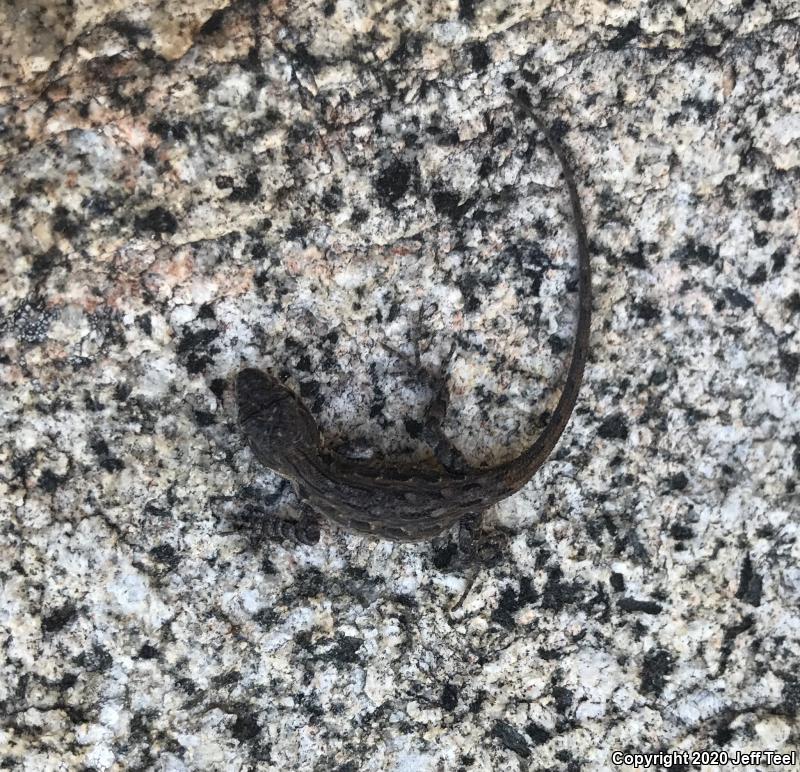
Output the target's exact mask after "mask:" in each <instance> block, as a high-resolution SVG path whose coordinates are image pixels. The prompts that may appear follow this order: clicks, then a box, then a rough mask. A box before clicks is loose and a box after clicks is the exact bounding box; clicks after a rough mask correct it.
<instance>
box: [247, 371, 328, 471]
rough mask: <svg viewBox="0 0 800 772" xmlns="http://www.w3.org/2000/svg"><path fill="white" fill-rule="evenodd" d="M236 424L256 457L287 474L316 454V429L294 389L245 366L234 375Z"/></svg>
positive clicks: (317, 444)
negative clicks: (237, 413) (237, 419)
mask: <svg viewBox="0 0 800 772" xmlns="http://www.w3.org/2000/svg"><path fill="white" fill-rule="evenodd" d="M236 404H237V407H238V411H239V425H240V426H241V427H242V431H243V432H244V434H245V437H247V442H248V443H249V445H250V447H251V448H252V450H253V453H254V454H255V456H256V458H258V460H259V461H260V462H261V463H262V464H264V466H266V467H268V468H269V469H272V470H274V471H276V472H278V473H279V474H282V475H284V476H287V477H294V473H293V472H294V470H295V469H296V468H297V465H298V463H302V459H303V458H304V457H307V456H308V455H310V454H314V453H317V452H318V450H319V447H320V436H319V429H318V428H317V424H316V421H314V417H313V416H312V415H311V413H310V412H309V411H308V408H306V406H305V405H304V404H303V403H302V402H301V401H300V400H299V399H298V397H297V396H296V395H295V394H294V392H293V391H291V390H290V389H287V388H286V387H285V386H284V385H283V384H282V383H280V382H279V381H278V380H277V379H275V378H273V377H272V376H271V375H268V374H267V373H264V372H262V371H261V370H256V369H254V368H247V369H245V370H241V371H240V372H239V374H238V375H237V376H236Z"/></svg>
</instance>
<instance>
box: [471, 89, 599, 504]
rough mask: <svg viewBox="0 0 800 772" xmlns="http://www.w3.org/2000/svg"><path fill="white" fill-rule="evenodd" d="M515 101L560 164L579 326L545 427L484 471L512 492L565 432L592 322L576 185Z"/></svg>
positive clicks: (554, 146) (558, 152)
mask: <svg viewBox="0 0 800 772" xmlns="http://www.w3.org/2000/svg"><path fill="white" fill-rule="evenodd" d="M513 95H514V99H515V101H516V102H517V104H519V105H521V106H522V107H523V108H524V109H525V111H526V112H527V113H528V114H529V115H530V117H531V118H533V120H534V122H535V123H536V127H537V128H538V129H539V131H540V132H541V133H542V134H543V135H544V138H545V141H546V142H547V144H548V145H549V146H550V149H551V150H552V151H553V153H554V154H555V156H556V157H557V158H558V161H559V163H560V164H561V170H562V173H563V175H564V180H565V182H566V185H567V190H568V191H569V200H570V204H571V205H572V224H573V227H574V229H575V236H576V238H577V242H578V324H577V330H576V332H575V341H574V343H573V345H572V355H571V359H570V363H569V370H568V371H567V378H566V383H565V384H564V388H563V390H562V392H561V396H560V397H559V400H558V404H557V405H556V407H555V409H554V410H553V414H552V416H550V420H549V421H548V422H547V426H545V428H544V429H543V430H542V433H541V434H540V435H539V437H538V438H537V439H536V441H535V442H534V443H533V444H532V445H531V446H530V447H529V448H527V449H526V450H524V451H523V452H522V453H521V454H520V455H519V456H517V457H516V458H514V459H512V460H511V461H507V462H505V463H504V464H500V465H499V466H496V467H493V468H492V469H488V470H485V472H486V473H488V476H489V477H491V478H493V479H494V480H496V479H497V477H498V475H500V476H501V477H502V478H503V480H504V481H505V483H506V484H507V485H508V486H509V488H510V489H511V491H516V490H518V489H519V488H521V487H522V486H523V485H525V483H526V482H528V480H530V478H531V477H532V476H533V475H534V473H535V472H536V470H537V469H539V467H540V466H541V465H542V464H543V463H544V462H545V461H546V460H547V457H548V456H549V455H550V452H551V451H552V450H553V448H554V447H555V445H556V443H557V442H558V439H559V437H561V433H562V432H563V431H564V428H565V427H566V425H567V423H568V421H569V418H570V416H571V415H572V410H573V408H574V407H575V403H576V402H577V400H578V392H579V390H580V387H581V381H582V380H583V371H584V369H585V367H586V359H587V357H588V354H589V332H590V329H591V321H592V277H591V270H590V265H589V246H588V242H587V238H586V226H585V225H584V222H583V210H582V209H581V202H580V199H579V198H578V188H577V186H576V185H575V176H574V175H573V173H572V168H571V167H570V165H569V162H568V161H567V157H566V154H565V153H564V150H563V148H562V147H561V145H560V144H559V143H558V142H557V141H556V140H555V138H554V137H553V135H552V134H551V133H550V131H549V130H548V128H547V126H546V125H545V124H544V122H543V121H542V119H541V118H540V117H539V116H538V115H537V114H536V112H535V111H534V110H533V108H532V107H531V104H530V102H529V100H528V95H527V93H526V92H525V91H524V90H523V89H519V90H517V91H516V92H514V94H513Z"/></svg>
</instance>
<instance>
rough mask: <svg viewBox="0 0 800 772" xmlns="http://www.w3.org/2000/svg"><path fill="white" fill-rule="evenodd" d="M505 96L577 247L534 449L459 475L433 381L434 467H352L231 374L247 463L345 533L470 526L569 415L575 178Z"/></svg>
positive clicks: (587, 279) (574, 388)
mask: <svg viewBox="0 0 800 772" xmlns="http://www.w3.org/2000/svg"><path fill="white" fill-rule="evenodd" d="M513 96H514V98H515V101H516V102H517V103H518V104H520V105H521V106H522V107H523V108H524V109H525V110H526V112H527V113H528V114H529V115H530V116H531V117H532V118H533V120H534V122H535V123H536V126H537V128H538V129H539V131H540V132H541V133H542V134H543V135H544V137H545V140H546V141H547V144H548V145H549V146H550V148H551V150H552V151H553V153H554V154H555V155H556V157H557V158H558V160H559V162H560V164H561V168H562V172H563V175H564V179H565V181H566V185H567V190H568V191H569V198H570V203H571V206H572V220H573V226H574V229H575V235H576V237H577V246H578V295H579V300H578V323H577V330H576V333H575V340H574V343H573V346H572V353H571V359H570V364H569V369H568V372H567V377H566V383H565V385H564V388H563V391H562V392H561V396H560V398H559V400H558V404H557V405H556V407H555V410H554V411H553V413H552V415H551V416H550V418H549V420H548V422H547V425H546V426H545V428H544V430H543V431H542V433H541V434H540V435H539V437H538V438H537V439H536V441H535V442H534V443H533V444H532V445H531V446H530V447H528V448H527V449H526V450H524V451H523V452H522V453H521V454H520V455H519V456H517V457H516V458H514V459H511V460H510V461H506V462H505V463H502V464H499V465H497V466H492V467H487V468H470V467H468V466H467V465H466V463H465V462H464V460H463V457H462V456H461V454H460V453H459V452H458V451H457V450H456V449H455V447H454V446H453V445H452V443H450V441H449V440H448V439H447V438H446V437H445V436H444V433H443V431H442V428H441V421H442V420H443V418H444V413H445V411H446V408H447V392H446V387H445V386H444V385H443V383H442V386H441V388H440V389H439V390H438V393H437V395H436V397H435V399H434V401H433V403H432V405H431V408H430V409H429V412H428V415H429V418H430V419H431V421H432V424H433V425H432V432H433V435H434V436H435V438H436V453H435V455H436V457H437V463H430V464H428V465H425V466H422V465H418V466H411V465H408V466H402V467H399V466H398V467H396V466H390V465H386V464H370V463H369V462H361V461H354V460H351V459H348V458H346V457H345V456H342V455H340V454H339V453H336V452H334V451H332V450H329V449H326V448H325V445H324V443H323V440H322V437H321V436H320V432H319V429H318V427H317V424H316V422H315V420H314V418H313V416H312V415H311V413H310V412H309V410H308V409H307V408H306V407H305V405H303V403H302V402H301V401H300V399H299V398H298V397H297V396H296V395H295V394H294V393H293V392H292V391H291V390H290V389H288V388H286V387H285V386H283V385H282V384H281V383H280V382H279V381H278V380H276V379H275V378H274V377H272V376H271V375H268V374H266V373H264V372H262V371H259V370H256V369H253V368H247V369H244V370H242V371H240V372H239V373H238V375H237V376H236V400H237V405H238V412H239V425H240V427H241V429H242V431H243V432H244V435H245V437H246V438H247V441H248V443H249V445H250V448H251V449H252V451H253V453H254V454H255V456H256V458H257V459H258V460H259V461H260V462H261V463H262V464H263V465H264V466H266V467H267V468H269V469H271V470H273V471H275V472H277V473H278V474H279V475H281V476H283V477H285V478H287V479H288V480H290V481H291V482H292V483H293V485H294V488H295V490H296V492H297V494H298V496H299V499H300V501H301V502H303V504H304V505H305V507H306V508H307V509H308V508H310V510H312V511H313V512H314V513H319V514H321V515H323V516H324V517H326V518H328V519H329V520H332V521H333V522H335V523H336V524H337V525H339V526H342V527H344V528H346V529H348V530H351V531H357V532H360V533H366V534H371V535H373V536H379V537H382V538H385V539H392V540H395V541H419V540H422V539H430V538H432V537H434V536H436V535H438V534H440V533H441V532H443V531H444V530H446V529H447V528H449V527H450V526H452V525H453V524H455V523H456V522H457V521H459V520H461V519H462V518H467V516H471V517H473V518H474V517H476V516H477V517H478V518H479V517H480V515H481V513H482V512H484V511H485V510H486V509H488V508H489V507H491V506H492V505H494V504H496V503H497V502H498V501H501V500H502V499H504V498H506V497H507V496H510V495H512V494H513V493H515V492H516V491H518V490H519V489H520V488H521V487H522V486H523V485H525V483H526V482H528V480H530V479H531V477H532V476H533V474H534V473H535V472H536V470H537V469H539V467H540V466H541V465H542V464H543V463H544V462H545V461H546V460H547V457H548V456H549V455H550V452H551V451H552V450H553V448H554V447H555V445H556V443H557V441H558V439H559V437H560V436H561V433H562V432H563V431H564V427H565V426H566V425H567V422H568V421H569V418H570V415H571V414H572V410H573V408H574V407H575V402H576V400H577V398H578V391H579V389H580V385H581V380H582V378H583V372H584V368H585V365H586V358H587V354H588V350H589V331H590V326H591V307H592V294H591V275H590V267H589V250H588V245H587V238H586V228H585V226H584V222H583V213H582V211H581V204H580V200H579V198H578V190H577V187H576V185H575V178H574V176H573V173H572V170H571V168H570V166H569V164H568V162H567V158H566V155H565V153H564V151H563V149H562V148H561V146H560V145H559V144H558V142H556V140H555V139H554V137H553V136H552V134H551V133H550V132H549V131H548V129H547V127H546V126H545V125H544V123H543V122H542V120H541V119H540V118H539V117H538V116H537V114H536V113H535V112H534V111H533V109H532V108H531V106H530V104H529V102H528V100H527V95H526V94H525V92H524V91H522V90H520V91H518V92H516V93H514V94H513ZM479 522H480V520H478V523H479Z"/></svg>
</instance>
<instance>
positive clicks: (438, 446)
mask: <svg viewBox="0 0 800 772" xmlns="http://www.w3.org/2000/svg"><path fill="white" fill-rule="evenodd" d="M420 316H421V315H420ZM412 342H413V346H414V356H413V358H411V357H409V356H408V355H406V354H404V353H403V352H402V351H398V350H397V349H394V348H392V347H391V346H388V345H386V344H384V348H386V349H387V351H390V352H391V353H392V354H394V355H395V356H396V357H397V358H398V359H400V360H401V361H403V362H405V363H406V364H407V366H408V367H409V368H410V369H411V370H412V372H413V373H414V376H415V378H416V379H417V381H418V382H419V383H421V384H422V385H423V386H425V388H427V389H428V390H429V391H430V392H431V394H432V397H431V400H430V402H429V403H428V405H427V407H426V408H425V413H424V415H423V423H422V432H421V438H422V440H423V441H424V442H425V443H426V444H427V445H428V446H429V447H430V448H431V450H433V454H434V456H435V457H436V460H437V461H438V462H439V464H440V465H441V466H442V467H443V468H444V469H445V470H446V471H448V472H450V473H451V474H462V475H463V474H468V473H469V472H471V471H473V469H472V467H471V466H470V464H469V462H468V461H467V460H466V458H465V457H464V455H463V454H462V453H461V451H460V450H459V449H458V448H457V447H456V446H455V444H454V443H453V441H452V440H451V439H450V438H449V437H448V436H447V434H446V433H445V431H444V422H445V419H446V418H447V408H448V406H449V404H450V392H449V389H448V387H447V376H446V375H444V374H443V373H442V372H441V371H439V372H434V371H433V370H431V369H429V368H427V367H425V366H424V365H423V364H422V362H421V354H420V335H419V334H418V331H417V334H415V335H414V338H413V341H412ZM455 348H456V344H455V343H452V344H451V345H450V350H449V351H448V352H447V355H446V356H445V357H444V358H443V359H442V367H443V369H446V368H447V366H448V365H449V363H450V360H451V359H452V356H453V352H454V351H455Z"/></svg>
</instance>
